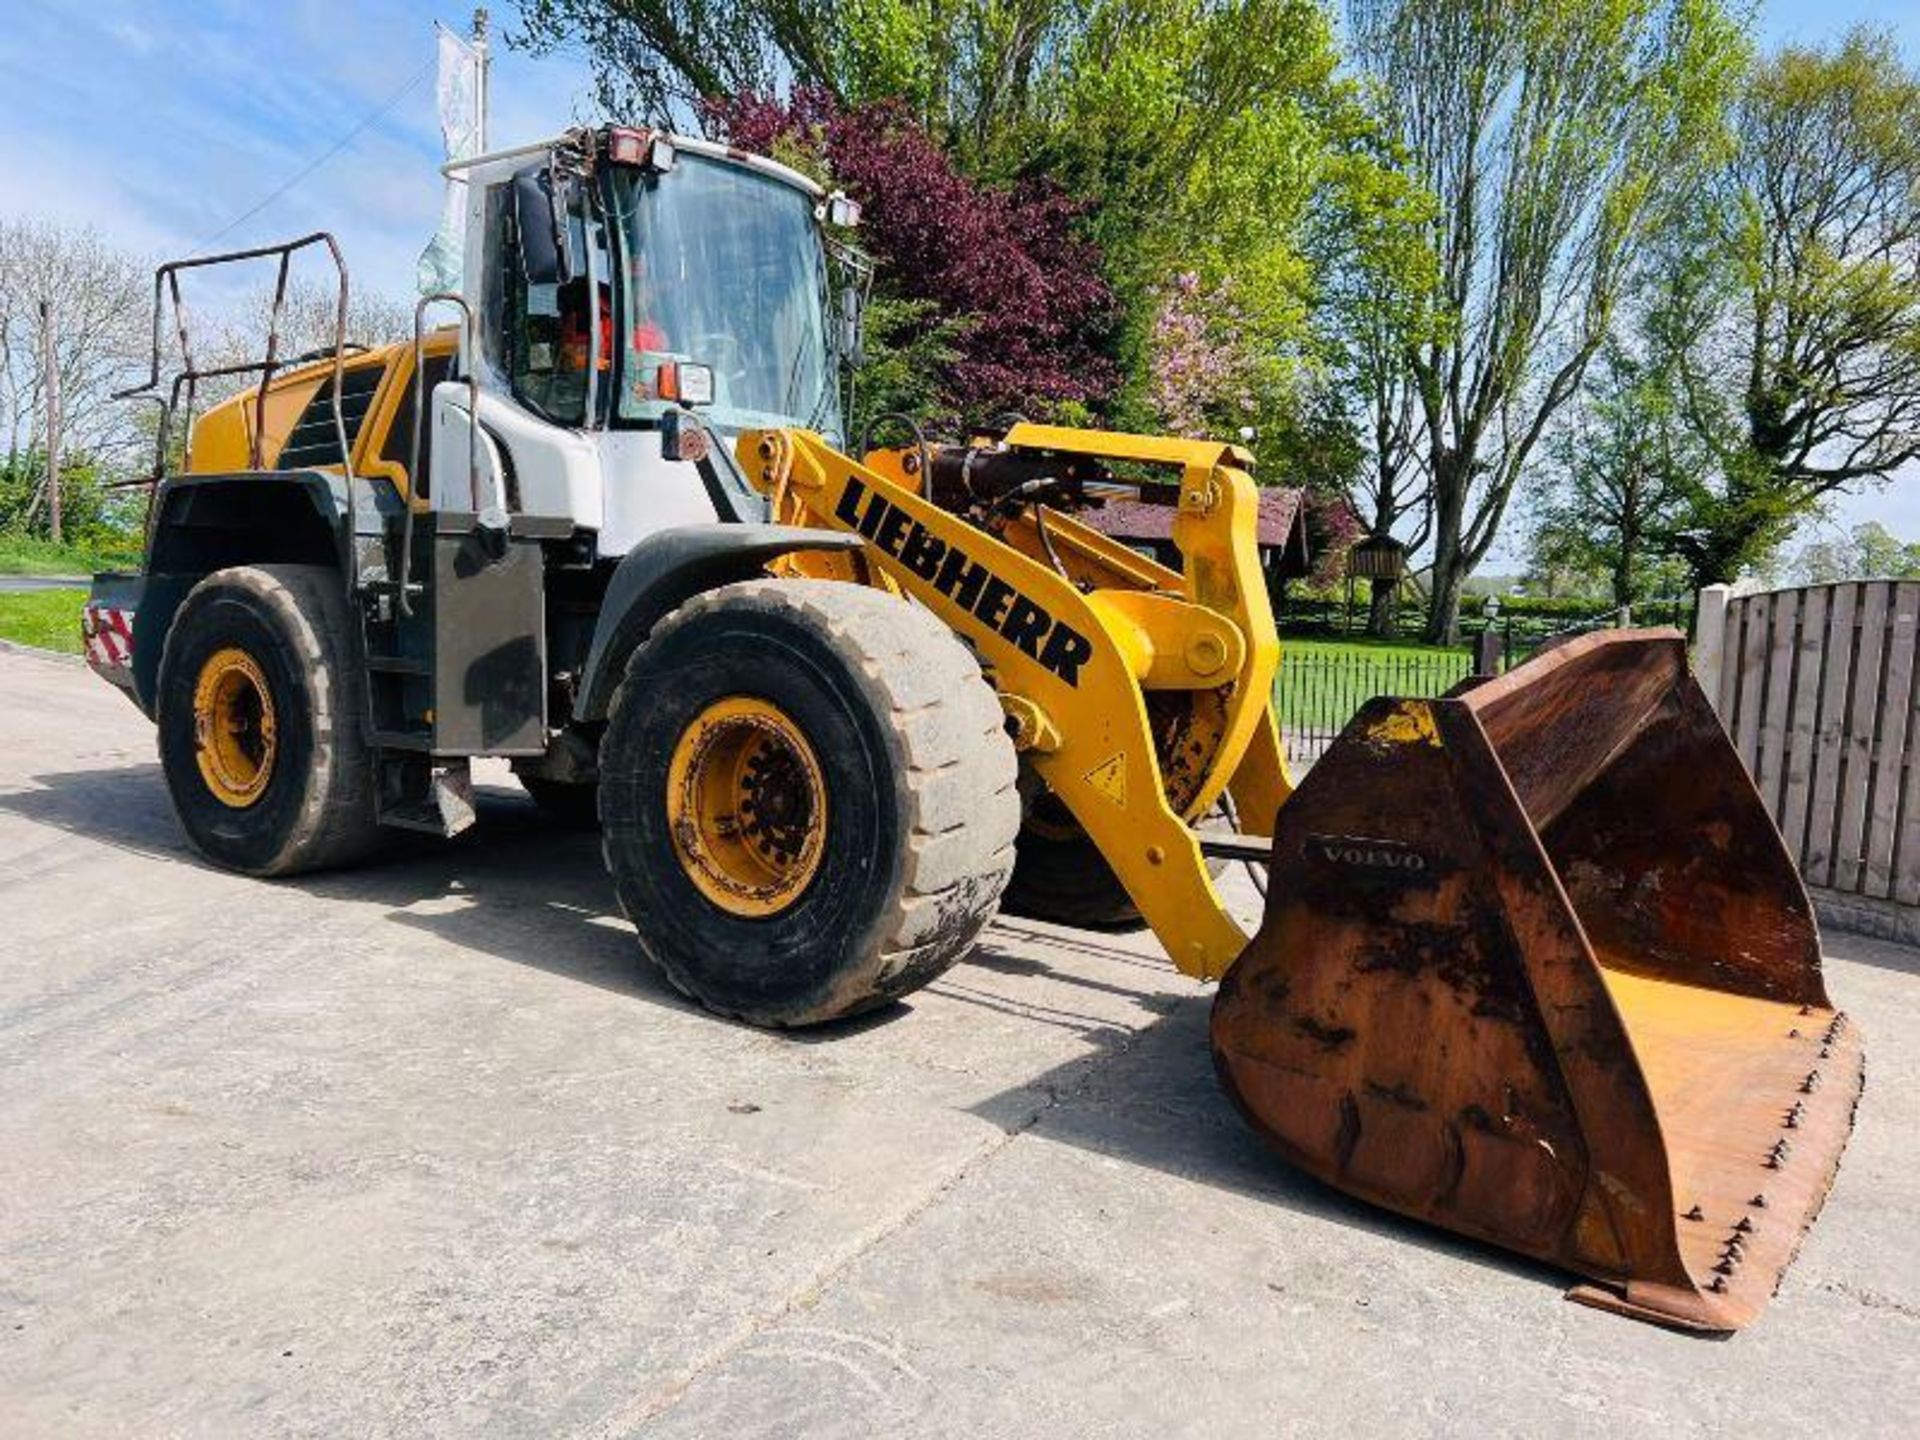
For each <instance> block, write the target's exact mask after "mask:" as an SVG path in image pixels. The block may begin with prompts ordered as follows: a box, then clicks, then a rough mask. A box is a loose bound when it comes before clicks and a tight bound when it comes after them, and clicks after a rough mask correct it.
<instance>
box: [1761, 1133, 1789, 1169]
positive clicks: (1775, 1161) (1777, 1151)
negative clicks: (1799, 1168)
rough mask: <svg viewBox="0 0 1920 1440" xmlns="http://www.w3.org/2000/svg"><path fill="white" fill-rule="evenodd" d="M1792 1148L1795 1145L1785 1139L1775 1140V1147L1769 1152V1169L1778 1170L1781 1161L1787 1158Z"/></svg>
mask: <svg viewBox="0 0 1920 1440" xmlns="http://www.w3.org/2000/svg"><path fill="white" fill-rule="evenodd" d="M1791 1149H1793V1147H1792V1146H1791V1145H1789V1144H1787V1142H1786V1141H1785V1140H1776V1141H1774V1142H1773V1148H1772V1149H1771V1150H1769V1151H1768V1152H1767V1168H1768V1169H1769V1170H1778V1169H1779V1168H1780V1165H1781V1162H1782V1161H1784V1160H1785V1159H1786V1158H1787V1152H1788V1151H1790V1150H1791Z"/></svg>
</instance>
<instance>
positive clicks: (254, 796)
mask: <svg viewBox="0 0 1920 1440" xmlns="http://www.w3.org/2000/svg"><path fill="white" fill-rule="evenodd" d="M351 627H352V618H351V612H350V611H349V609H348V607H347V602H346V596H345V594H344V593H343V590H342V582H341V579H340V575H339V574H338V572H336V571H333V570H328V569H325V568H322V567H320V566H314V565H246V566H238V567H235V568H233V569H229V570H220V571H216V572H215V573H214V574H212V575H209V576H208V577H207V578H206V579H204V580H202V581H201V582H200V583H199V584H198V585H196V586H195V587H194V588H193V590H192V591H191V592H190V593H189V594H188V596H187V598H186V599H185V600H184V601H182V602H181V605H180V609H179V611H178V612H177V613H176V614H175V616H174V620H173V625H172V628H171V629H169V630H168V632H167V640H166V647H165V649H164V650H163V651H162V652H161V657H160V680H159V692H158V704H157V706H156V717H157V720H158V738H159V746H160V764H161V768H162V770H163V772H164V773H165V776H166V781H167V789H168V791H169V793H170V794H171V795H172V797H173V807H174V811H175V813H176V814H177V815H178V816H179V817H180V824H181V828H182V829H184V830H185V831H186V834H187V838H188V840H190V841H191V842H192V843H193V846H194V848H195V849H196V850H198V851H199V852H200V853H201V854H202V855H205V856H206V857H207V858H208V859H209V860H211V861H213V862H214V863H215V864H216V865H220V866H222V867H224V868H226V869H229V870H238V871H241V872H243V873H245V874H248V875H294V874H299V873H301V872H302V871H307V870H318V869H322V868H324V867H328V866H335V865H346V864H350V863H352V862H353V861H355V860H358V859H360V858H362V857H363V856H365V855H366V854H367V853H368V852H369V851H370V850H372V849H373V848H374V845H375V844H376V842H377V839H378V835H379V828H378V824H377V821H376V819H375V815H374V793H373V773H372V765H371V762H370V759H369V754H368V750H367V745H366V691H365V677H364V676H363V674H362V673H361V670H360V667H359V662H358V658H357V653H356V649H355V646H354V643H353V635H352V628H351Z"/></svg>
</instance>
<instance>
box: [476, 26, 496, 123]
mask: <svg viewBox="0 0 1920 1440" xmlns="http://www.w3.org/2000/svg"><path fill="white" fill-rule="evenodd" d="M487 21H488V15H487V7H486V6H484V5H482V6H481V7H480V8H479V9H477V10H475V11H474V12H473V48H474V49H475V50H476V51H477V52H478V53H479V56H480V66H479V72H480V73H479V83H478V84H477V85H475V86H474V87H473V89H474V102H473V103H474V109H475V110H476V111H477V112H478V113H477V114H476V115H475V117H474V118H475V119H476V120H477V121H478V122H479V124H478V126H477V129H476V134H475V138H474V154H476V155H484V154H486V153H487V71H489V70H490V69H492V68H493V57H492V55H491V54H489V53H488V47H487Z"/></svg>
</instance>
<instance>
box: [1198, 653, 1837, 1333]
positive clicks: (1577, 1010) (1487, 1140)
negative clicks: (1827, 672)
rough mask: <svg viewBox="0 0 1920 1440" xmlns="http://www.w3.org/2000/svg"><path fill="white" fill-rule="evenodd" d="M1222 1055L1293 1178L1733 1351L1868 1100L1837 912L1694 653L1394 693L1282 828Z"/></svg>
mask: <svg viewBox="0 0 1920 1440" xmlns="http://www.w3.org/2000/svg"><path fill="white" fill-rule="evenodd" d="M1268 893H1269V897H1270V898H1269V900H1268V904H1267V911H1266V916H1265V919H1264V920H1263V922H1262V924H1261V927H1260V930H1259V933H1258V934H1257V935H1256V936H1255V937H1254V939H1253V940H1252V941H1251V942H1250V943H1249V945H1248V946H1247V949H1246V951H1245V953H1244V954H1243V955H1242V956H1241V958H1240V959H1239V961H1238V963H1236V964H1235V965H1234V967H1233V968H1232V970H1231V971H1230V972H1229V973H1228V975H1227V977H1226V979H1225V980H1224V981H1223V982H1222V984H1221V988H1220V994H1219V997H1218V999H1217V1000H1216V1002H1215V1004H1214V1010H1213V1049H1214V1058H1215V1061H1216V1063H1217V1064H1218V1066H1219V1070H1220V1074H1221V1076H1222V1079H1223V1081H1224V1082H1225V1084H1226V1087H1227V1089H1228V1091H1229V1092H1230V1093H1231V1094H1232V1095H1233V1096H1234V1098H1235V1100H1236V1101H1237V1102H1238V1103H1239V1105H1240V1107H1241V1108H1242V1110H1243V1111H1244V1112H1245V1113H1246V1115H1247V1117H1248V1118H1249V1119H1250V1120H1251V1121H1252V1123H1253V1125H1254V1126H1255V1128H1257V1129H1258V1130H1259V1131H1260V1133H1261V1134H1262V1135H1263V1136H1265V1137H1266V1138H1267V1140H1268V1141H1270V1142H1271V1143H1272V1144H1273V1145H1274V1146H1275V1147H1276V1148H1277V1149H1278V1150H1279V1151H1280V1153H1281V1154H1283V1155H1284V1156H1285V1157H1286V1158H1288V1159H1289V1160H1291V1161H1293V1162H1294V1163H1295V1164H1297V1165H1299V1166H1301V1167H1302V1168H1304V1169H1306V1170H1308V1171H1310V1172H1312V1173H1313V1174H1315V1175H1317V1176H1319V1177H1320V1178H1321V1179H1323V1180H1325V1181H1327V1182H1328V1183H1329V1184H1331V1185H1334V1186H1336V1187H1338V1188H1339V1189H1341V1190H1344V1191H1347V1192H1349V1193H1351V1194H1353V1195H1356V1196H1359V1197H1361V1198H1363V1199H1366V1200H1369V1201H1372V1202H1373V1203H1375V1204H1379V1205H1383V1206H1386V1207H1387V1208H1389V1209H1393V1210H1397V1211H1399V1212H1401V1213H1403V1214H1406V1215H1410V1216H1414V1217H1417V1218H1418V1219H1421V1220H1426V1221H1430V1222H1432V1223H1433V1224H1435V1225H1440V1226H1444V1227H1445V1228H1447V1229H1449V1230H1454V1231H1458V1232H1460V1233H1462V1234H1465V1235H1470V1236H1474V1237H1477V1238H1479V1239H1481V1240H1485V1241H1490V1242H1492V1243H1494V1244H1497V1245H1502V1246H1506V1247H1507V1248H1509V1249H1512V1250H1516V1251H1520V1252H1522V1253H1524V1254H1527V1255H1531V1256H1535V1257H1537V1258H1539V1259H1542V1260H1545V1261H1548V1262H1551V1263H1553V1264H1555V1265H1559V1266H1562V1267H1564V1268H1565V1269H1567V1270H1570V1271H1573V1272H1576V1273H1578V1274H1580V1275H1584V1276H1587V1277H1589V1278H1590V1279H1591V1281H1592V1282H1594V1283H1591V1284H1583V1285H1581V1286H1579V1287H1577V1288H1576V1289H1574V1290H1573V1291H1571V1292H1570V1295H1571V1298H1574V1299H1577V1300H1580V1301H1583V1302H1585V1303H1588V1304H1592V1305H1598V1306H1602V1307H1605V1308H1609V1309H1614V1310H1619V1311H1623V1312H1625V1313H1628V1314H1631V1315H1636V1316H1639V1317H1641V1318H1644V1319H1649V1320H1654V1321H1657V1322H1660V1323H1662V1324H1667V1325H1673V1326H1678V1327H1682V1328H1687V1329H1695V1330H1706V1331H1726V1330H1734V1329H1738V1328H1739V1327H1740V1326H1742V1325H1745V1324H1747V1323H1748V1322H1749V1321H1751V1320H1752V1319H1753V1318H1754V1317H1755V1316H1756V1315H1758V1314H1759V1312H1760V1311H1761V1309H1762V1308H1763V1307H1764V1306H1765V1305H1766V1303H1767V1300H1768V1298H1769V1297H1770V1296H1771V1295H1772V1294H1773V1292H1774V1290H1775V1288H1776V1287H1777V1286H1778V1284H1779V1282H1780V1277H1781V1275H1782V1273H1783V1272H1784V1271H1785V1269H1786V1267H1787V1266H1788V1264H1790V1263H1791V1261H1792V1259H1793V1255H1794V1252H1795V1250H1796V1249H1797V1247H1798V1245H1799V1242H1800V1238H1801V1236H1802V1235H1803V1234H1804V1233H1805V1232H1806V1230H1807V1228H1808V1226H1810V1225H1811V1224H1812V1222H1813V1219H1814V1216H1815V1215H1816V1214H1817V1213H1818V1212H1819V1209H1820V1205H1821V1202H1822V1201H1823V1200H1824V1199H1825V1197H1826V1193H1827V1189H1828V1187H1829V1186H1830V1185H1831V1184H1832V1181H1833V1175H1834V1171H1835V1169H1836V1167H1837V1166H1838V1164H1839V1159H1840V1153H1841V1151H1842V1150H1843V1149H1844V1148H1845V1146H1846V1141H1847V1136H1848V1134H1849V1133H1850V1132H1851V1130H1852V1126H1853V1111H1854V1106H1855V1104H1856V1102H1857V1101H1858V1098H1859V1095H1860V1089H1861V1083H1862V1073H1863V1061H1862V1054H1861V1046H1860V1037H1859V1034H1858V1032H1857V1031H1856V1030H1855V1028H1854V1027H1853V1026H1852V1025H1851V1024H1850V1023H1849V1022H1848V1020H1847V1017H1846V1016H1844V1015H1842V1014H1840V1013H1838V1012H1836V1011H1835V1010H1834V1008H1833V1006H1832V1005H1831V1004H1830V1003H1829V1001H1828V999H1827V994H1826V990H1825V987H1824V986H1823V984H1822V983H1821V977H1820V944H1819V936H1818V933H1817V931H1816V930H1815V927H1814V921H1813V914H1812V907H1811V905H1810V903H1809V901H1808V899H1807V894H1806V890H1805V888H1804V887H1803V886H1802V885H1801V883H1800V878H1799V876H1798V874H1797V873H1796V872H1795V870H1794V867H1793V863H1792V861H1791V859H1790V858H1789V856H1788V854H1787V851H1786V848H1785V846H1784V845H1783V844H1782V843H1781V840H1780V836H1779V833H1778V832H1777V831H1776V830H1775V829H1774V826H1773V823H1772V821H1771V820H1770V819H1769V818H1768V816H1767V813H1766V811H1765V810H1764V808H1763V807H1762V805H1761V801H1760V797H1759V795H1758V794H1757V793H1756V792H1755V790H1754V787H1753V783H1752V781H1751V780H1750V779H1749V778H1748V776H1747V774H1746V771H1745V769H1744V768H1743V767H1742V765H1741V763H1740V760H1739V757H1738V755H1737V754H1736V753H1735V752H1734V749H1733V747H1732V745H1731V744H1730V743H1729V741H1728V739H1727V736H1726V732H1725V731H1724V730H1723V729H1722V728H1721V726H1720V723H1719V721H1718V719H1717V718H1716V717H1715V715H1714V713H1713V711H1712V709H1711V707H1710V706H1709V705H1708V703H1707V699H1706V696H1705V695H1704V694H1703V693H1702V692H1701V690H1700V687H1699V685H1698V684H1697V683H1696V682H1695V681H1694V679H1693V676H1692V674H1691V673H1690V671H1689V670H1688V668H1687V661H1686V650H1685V646H1684V644H1683V642H1682V640H1681V637H1680V636H1679V635H1678V634H1676V633H1674V632H1671V631H1614V632H1608V633H1605V634H1599V635H1592V636H1586V637H1582V638H1580V639H1577V640H1575V641H1572V642H1570V643H1568V644H1566V645H1564V646H1562V647H1561V648H1560V649H1558V650H1554V651H1552V652H1549V653H1547V654H1545V655H1542V656H1540V657H1539V658H1537V659H1535V660H1533V661H1531V662H1529V663H1527V664H1526V665H1523V666H1521V667H1519V668H1518V669H1516V670H1514V671H1512V672H1511V673H1510V674H1508V675H1506V676H1504V677H1502V678H1500V679H1498V680H1492V681H1486V682H1482V683H1480V684H1478V686H1477V688H1465V689H1463V690H1462V691H1456V692H1455V693H1454V694H1453V695H1451V696H1449V697H1447V698H1445V699H1441V700H1397V699H1379V700H1375V701H1373V702H1371V703H1370V704H1368V705H1367V706H1366V708H1365V709H1363V710H1362V711H1361V712H1360V714H1359V715H1358V716H1357V717H1356V718H1355V720H1354V721H1353V723H1352V724H1351V725H1349V726H1348V727H1347V729H1346V731H1345V732H1344V733H1343V734H1342V735H1341V737H1340V739H1339V740H1338V741H1336V742H1335V744H1334V745H1333V747H1332V748H1331V749H1329V750H1328V752H1327V753H1326V755H1325V756H1324V757H1323V758H1322V759H1321V760H1320V761H1319V763H1317V764H1316V765H1315V766H1314V767H1313V769H1312V771H1311V772H1309V774H1308V775H1307V777H1306V779H1305V781H1304V783H1303V784H1302V785H1301V786H1300V788H1299V790H1298V791H1296V792H1295V793H1294V795H1293V796H1292V797H1291V798H1290V799H1289V800H1288V801H1287V803H1286V804H1285V805H1284V806H1283V807H1282V809H1281V813H1280V816H1279V819H1278V822H1277V824H1276V826H1275V835H1274V848H1273V862H1272V872H1271V881H1270V884H1269V887H1268Z"/></svg>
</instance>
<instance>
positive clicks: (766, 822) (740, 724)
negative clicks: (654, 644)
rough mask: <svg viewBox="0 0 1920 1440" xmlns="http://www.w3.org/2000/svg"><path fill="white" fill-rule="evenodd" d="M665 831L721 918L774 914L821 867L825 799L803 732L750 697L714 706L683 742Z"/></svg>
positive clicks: (671, 772)
mask: <svg viewBox="0 0 1920 1440" xmlns="http://www.w3.org/2000/svg"><path fill="white" fill-rule="evenodd" d="M667 822H668V827H669V831H670V833H671V835H672V837H673V846H674V853H675V856H676V858H677V859H678V860H679V861H680V866H681V868H682V869H683V870H684V871H685V872H686V874H687V877H688V878H689V879H690V880H692V881H693V883H694V885H695V886H697V887H698V888H699V890H700V892H701V893H702V894H703V895H705V896H706V897H707V898H708V899H709V900H711V901H713V903H714V904H716V905H718V906H719V907H720V908H721V909H723V910H725V911H727V912H729V913H730V914H734V915H743V916H747V917H750V918H755V919H764V918H766V917H769V916H772V915H777V914H779V913H780V912H781V911H782V910H784V909H786V908H787V907H788V906H789V905H791V904H793V902H794V901H796V900H798V899H799V898H800V895H801V894H802V892H804V891H805V890H806V888H807V885H808V884H809V883H810V882H811V881H812V879H813V877H814V875H815V873H816V872H817V871H818V870H819V868H820V860H821V856H822V855H823V854H824V852H825V848H826V833H827V790H826V781H825V778H824V776H823V775H822V774H821V770H820V762H819V760H818V758H817V757H816V756H815V755H814V753H813V747H812V746H811V745H810V744H808V743H807V738H806V736H805V735H804V734H802V733H801V731H800V727H799V726H798V725H797V724H796V723H795V722H794V720H793V719H792V717H791V716H789V715H788V714H787V713H786V712H785V711H784V710H782V709H780V707H779V706H777V705H775V704H773V703H772V702H770V701H767V700H762V699H759V698H757V697H754V696H744V695H736V696H730V697H728V698H727V699H724V700H718V701H715V702H714V703H713V704H712V705H709V706H708V707H707V708H706V709H705V710H702V711H701V712H700V714H699V715H697V716H696V717H695V718H694V720H693V722H692V723H691V724H689V725H688V726H687V728H686V729H685V730H683V731H682V732H681V734H680V738H679V740H678V742H677V743H676V744H675V746H674V753H673V759H672V762H671V763H670V765H669V767H668V774H667Z"/></svg>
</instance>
